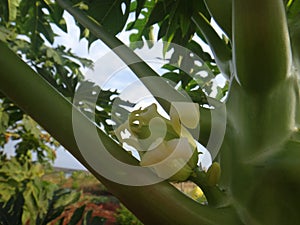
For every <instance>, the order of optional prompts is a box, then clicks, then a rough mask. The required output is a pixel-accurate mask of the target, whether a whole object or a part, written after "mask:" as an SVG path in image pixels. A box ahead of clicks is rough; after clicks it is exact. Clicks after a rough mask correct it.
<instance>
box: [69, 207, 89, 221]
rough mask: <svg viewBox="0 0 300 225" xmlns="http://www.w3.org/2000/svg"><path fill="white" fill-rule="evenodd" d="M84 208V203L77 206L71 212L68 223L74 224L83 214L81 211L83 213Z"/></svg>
mask: <svg viewBox="0 0 300 225" xmlns="http://www.w3.org/2000/svg"><path fill="white" fill-rule="evenodd" d="M84 209H85V205H83V206H81V207H79V208H77V209H76V210H75V211H74V213H73V215H72V217H71V220H70V223H69V225H76V224H77V223H78V222H79V221H80V220H81V218H82V216H83V213H84Z"/></svg>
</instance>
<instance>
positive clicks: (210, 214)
mask: <svg viewBox="0 0 300 225" xmlns="http://www.w3.org/2000/svg"><path fill="white" fill-rule="evenodd" d="M0 55H1V58H0V66H1V71H0V90H1V92H3V93H4V94H5V95H6V96H7V97H9V98H10V99H11V100H12V101H14V102H15V103H16V104H17V105H18V106H19V107H20V108H22V109H23V110H24V111H25V112H26V113H28V115H30V116H32V118H33V119H35V120H36V121H37V122H38V123H39V124H40V125H41V126H43V127H44V128H45V129H46V130H47V131H48V132H49V133H50V134H51V135H53V137H54V138H56V139H57V140H58V141H59V142H60V143H61V144H62V145H63V146H65V147H66V148H67V149H68V150H69V151H70V153H71V154H72V155H73V156H75V157H76V158H77V159H78V160H79V161H80V162H81V163H82V164H83V165H84V166H86V167H87V169H89V170H90V171H91V172H92V173H93V174H94V175H95V176H96V177H97V178H98V179H99V180H100V181H101V182H103V184H104V185H106V186H107V187H108V189H109V190H111V191H112V193H114V194H115V195H116V196H117V197H118V198H120V200H121V201H122V202H124V204H125V205H126V206H128V207H129V209H131V210H132V211H134V212H135V213H136V215H137V216H138V217H139V218H140V219H141V220H142V221H143V222H144V223H145V224H150V225H152V224H173V225H175V224H178V225H182V224H186V225H189V224H191V225H194V224H199V225H201V224H205V225H207V224H215V225H216V224H222V223H226V224H239V221H238V220H237V219H236V217H235V214H234V213H233V212H232V211H230V210H228V209H222V210H220V209H212V208H210V207H205V206H201V205H198V204H197V203H195V202H194V201H192V200H191V199H189V198H188V197H186V196H184V195H183V194H182V193H180V192H179V191H177V190H176V189H175V188H173V187H172V186H171V185H170V184H168V183H167V182H161V183H157V184H154V185H149V186H139V187H137V186H126V185H122V184H119V183H116V182H113V181H111V180H109V179H106V178H105V177H103V176H102V175H101V174H100V173H98V172H97V171H95V170H94V169H93V168H92V167H91V166H90V165H89V162H87V161H86V160H85V159H84V157H83V156H82V154H81V153H80V149H79V148H78V146H77V143H76V139H75V137H74V131H73V124H72V110H73V106H72V104H71V103H70V102H69V101H67V100H66V99H65V98H64V97H63V96H62V95H61V94H60V93H59V92H57V91H56V90H55V89H54V88H53V87H52V86H50V85H49V84H48V83H47V82H46V81H45V80H44V79H43V78H42V77H41V76H39V75H38V74H36V73H35V72H34V71H33V70H32V69H31V68H30V67H29V66H28V65H26V64H25V63H24V62H23V61H22V60H21V59H20V58H19V57H18V56H17V55H15V54H14V53H13V52H12V51H11V50H9V48H8V47H7V46H5V44H4V43H2V42H1V43H0ZM74 114H75V115H76V117H77V119H78V120H79V123H80V126H81V127H82V135H83V137H84V139H85V141H86V143H88V145H87V146H86V148H90V147H91V148H92V147H95V146H97V145H98V141H99V140H97V139H95V138H94V137H93V136H94V135H92V134H93V130H95V127H94V125H93V123H92V122H91V121H90V120H89V119H87V118H86V117H85V116H84V115H82V114H81V113H80V112H79V111H77V110H76V109H74V111H73V116H74ZM98 132H99V137H100V138H101V140H102V142H103V143H104V146H105V148H106V149H104V151H109V152H110V153H111V154H112V155H114V156H116V155H117V156H118V159H119V160H122V161H123V162H126V163H128V164H133V165H137V161H136V160H134V158H132V157H131V156H130V155H129V154H128V153H126V152H125V151H123V150H122V148H121V147H120V146H119V145H118V144H116V143H115V142H113V141H112V140H111V139H110V138H109V137H108V136H106V135H105V134H104V133H103V132H102V131H100V130H98ZM100 159H101V155H99V162H100V161H101V160H100ZM107 169H109V170H110V171H111V172H112V173H118V172H120V171H119V169H118V168H107ZM122 172H123V171H122ZM124 176H132V174H124ZM144 176H146V177H144ZM151 176H154V175H153V174H152V173H150V172H147V171H146V170H145V172H144V173H141V174H140V176H139V175H138V174H137V178H136V179H147V178H149V177H151Z"/></svg>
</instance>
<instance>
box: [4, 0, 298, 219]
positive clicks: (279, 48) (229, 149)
mask: <svg viewBox="0 0 300 225" xmlns="http://www.w3.org/2000/svg"><path fill="white" fill-rule="evenodd" d="M7 2H8V3H12V2H14V1H7ZM56 2H57V3H58V5H59V6H60V7H61V8H60V9H64V10H67V11H68V12H69V13H70V14H72V15H73V17H74V18H75V19H76V21H77V23H78V24H79V27H80V29H81V36H82V37H86V38H87V39H88V40H89V41H90V43H92V42H93V41H94V40H96V39H97V38H98V39H101V40H102V41H103V42H104V43H105V44H106V45H107V46H108V47H110V48H111V49H112V50H113V51H114V52H115V53H116V54H117V55H118V56H119V57H120V58H121V59H122V60H123V61H124V62H125V63H126V64H127V65H128V67H129V68H130V69H131V70H132V71H133V72H134V73H135V74H136V76H137V77H138V78H139V79H140V80H141V82H143V84H144V85H145V86H146V87H147V88H148V90H149V91H150V92H151V93H152V94H153V96H161V95H159V94H162V95H169V96H172V99H171V100H172V101H174V102H179V103H181V104H184V103H186V101H187V100H186V99H187V98H186V97H185V96H183V95H182V94H181V93H182V92H180V90H182V89H184V90H186V93H187V94H188V95H190V96H191V99H192V100H193V101H195V102H197V104H192V105H193V107H194V109H196V110H193V111H187V112H188V113H191V115H190V117H188V119H187V120H184V119H183V118H186V114H184V115H183V117H180V118H179V114H180V113H179V111H177V112H176V110H175V111H174V110H172V106H174V104H173V105H172V104H171V103H172V102H170V101H169V102H168V101H163V100H162V99H160V98H157V101H158V103H159V104H160V105H161V106H162V108H163V109H164V110H165V111H166V112H167V113H168V114H169V119H167V118H165V119H163V118H160V119H157V120H155V121H158V124H159V122H161V121H165V124H166V127H165V129H166V130H165V131H166V136H164V137H163V138H162V142H161V144H160V145H158V144H156V143H154V142H153V143H146V142H144V140H149V139H147V138H149V137H152V136H151V129H152V128H153V129H154V130H155V131H157V132H158V133H159V132H160V129H162V128H160V127H159V126H158V125H157V123H155V121H152V120H151V116H153V117H155V118H158V117H159V116H157V112H156V111H155V110H152V109H151V108H144V109H140V110H138V111H133V112H131V114H130V115H129V118H128V120H126V121H124V123H123V124H121V126H124V127H125V126H127V127H129V128H126V129H127V130H129V131H130V132H131V136H130V137H131V139H132V140H133V141H135V142H134V143H135V144H134V147H135V148H137V149H138V150H139V151H140V155H141V163H140V162H139V161H138V160H136V159H135V158H134V157H133V156H132V155H130V154H128V153H127V152H126V151H124V149H123V148H122V145H121V143H117V142H116V141H115V140H113V139H112V138H111V136H110V135H108V134H107V133H104V132H103V131H102V130H101V129H99V127H98V128H96V127H95V123H93V122H91V120H90V119H89V118H88V117H87V116H86V115H84V114H83V113H82V112H81V111H80V110H79V109H78V108H77V107H76V104H72V103H71V102H70V101H69V100H68V99H67V98H65V97H64V96H63V95H62V94H60V93H59V92H58V90H57V89H55V87H53V86H52V85H51V84H49V83H48V82H46V81H45V79H44V78H43V77H42V76H41V75H39V74H38V73H37V72H36V71H34V70H32V69H31V68H30V67H29V66H28V65H27V64H26V63H25V62H23V61H22V60H21V59H20V58H19V57H18V56H17V55H15V53H13V52H12V51H11V50H10V49H9V48H8V47H7V43H0V52H1V59H0V65H1V68H2V70H1V72H0V79H1V82H0V90H1V92H2V93H3V94H4V95H6V96H7V97H8V98H10V99H11V100H12V101H13V102H15V104H17V105H18V106H19V107H20V108H21V109H22V110H24V112H26V113H28V114H29V115H30V116H31V117H32V118H33V119H35V120H36V121H37V122H38V123H39V124H40V125H41V126H42V127H43V128H44V129H45V130H47V131H48V132H49V133H50V134H51V135H52V136H53V137H54V138H55V139H56V140H58V141H59V142H60V143H61V144H62V145H63V146H64V147H65V148H66V149H68V150H69V151H70V152H71V153H72V154H73V155H74V156H75V157H76V158H77V159H78V160H79V161H80V162H82V164H83V165H85V166H86V167H87V168H88V169H89V170H90V171H91V172H92V173H93V174H94V175H95V176H96V177H97V178H98V179H99V180H100V181H101V182H102V183H103V184H104V185H106V187H107V188H108V189H109V190H110V191H111V192H112V193H114V194H115V195H116V196H117V197H118V198H119V199H120V200H121V201H122V202H123V203H124V205H125V206H126V207H128V208H129V209H130V210H131V211H132V212H134V213H135V215H136V216H137V217H138V218H139V219H140V220H141V221H142V222H143V223H144V224H187V225H189V224H205V225H206V224H296V223H297V222H298V220H299V215H298V213H297V212H298V210H299V207H298V199H299V197H300V183H299V172H300V171H299V157H300V155H299V150H300V145H299V137H300V136H299V127H298V126H299V119H300V117H299V103H300V102H299V21H300V20H299V15H300V2H299V1H298V0H289V1H283V0H272V1H271V0H263V1H258V0H251V1H250V0H226V1H220V0H204V1H202V0H193V1H189V2H186V1H173V0H157V1H143V0H136V1H129V0H120V1H107V2H106V3H105V4H104V3H103V2H101V1H75V0H74V1H71V2H70V1H67V0H57V1H56ZM108 3H109V4H108ZM6 5H7V4H6ZM8 5H9V4H8ZM9 6H11V5H9ZM12 8H13V9H14V7H9V8H5V7H3V6H2V7H1V8H0V9H1V12H3V11H5V12H10V13H9V14H8V15H14V14H13V12H14V11H11V10H12ZM7 9H8V11H7ZM170 9H171V10H170ZM130 12H134V13H135V15H136V18H135V22H133V23H131V24H129V25H128V26H127V29H129V30H130V29H137V30H138V33H135V34H134V35H133V36H131V40H132V41H138V40H144V38H146V39H150V41H147V42H146V43H144V44H148V45H149V46H150V47H151V41H153V39H152V33H151V32H152V31H153V26H157V27H158V29H159V31H158V38H159V39H161V38H162V39H163V40H164V41H165V43H164V48H163V51H164V53H167V52H168V51H169V50H170V49H171V48H172V45H171V44H170V42H174V43H176V44H177V45H181V46H183V47H186V48H188V49H190V50H192V51H195V54H197V55H198V56H199V57H200V58H201V59H202V63H205V64H206V65H207V67H206V68H210V69H211V71H213V74H214V75H217V74H218V73H222V74H223V76H224V77H226V79H227V83H228V85H229V88H228V91H227V90H224V93H225V94H224V96H222V98H220V99H222V101H219V99H217V98H216V99H212V98H211V97H210V96H207V95H208V93H206V91H205V90H203V88H200V89H196V87H197V85H196V86H195V85H194V83H193V82H194V81H193V79H190V78H187V76H186V74H185V73H184V72H182V71H180V72H178V74H177V75H178V77H177V79H176V73H177V72H176V69H174V68H172V66H170V65H166V66H165V67H166V68H168V69H170V71H171V72H172V74H170V73H169V74H168V76H169V77H171V78H172V81H173V82H175V83H178V84H179V85H172V84H171V83H170V82H165V81H164V80H163V79H159V81H160V82H153V80H155V79H153V80H152V82H151V79H150V81H149V80H147V79H145V78H147V77H148V78H149V77H151V78H153V77H157V78H159V75H157V73H156V72H155V71H154V70H153V69H151V68H150V67H149V66H148V65H147V63H146V62H144V61H143V60H141V59H140V58H139V57H138V56H137V55H136V54H135V53H134V52H133V51H132V50H131V49H130V48H127V47H125V46H124V45H123V43H122V42H121V41H119V39H117V38H116V37H115V34H116V33H118V32H120V31H121V30H122V28H123V27H124V26H125V25H126V21H127V19H128V16H129V14H130ZM139 15H142V16H141V17H139ZM212 19H213V20H214V21H215V22H216V23H217V24H218V26H219V27H220V28H221V29H222V31H223V32H222V37H220V36H219V35H218V33H217V31H216V26H213V25H212ZM2 33H3V32H2ZM195 35H196V36H198V37H199V38H200V39H202V40H203V41H204V42H205V43H206V44H207V45H208V46H209V47H210V49H211V51H212V54H213V57H210V56H209V55H208V54H205V52H204V51H203V50H202V48H201V47H199V43H197V39H192V37H193V36H195ZM195 40H196V41H195ZM33 43H34V42H33ZM142 45H143V44H141V43H140V44H139V45H136V44H133V47H141V46H142ZM173 50H174V51H173V52H174V53H173V54H172V57H171V59H170V61H172V60H173V62H174V61H178V59H180V60H181V62H182V61H184V62H191V63H193V62H192V61H193V58H192V56H191V55H190V54H188V55H176V49H173ZM132 62H135V63H132ZM208 72H209V71H208ZM193 85H194V86H193ZM195 90H198V92H195ZM92 91H93V90H91V92H92ZM203 93H204V94H205V95H206V98H207V99H208V101H207V102H201V101H196V100H197V96H198V100H199V96H200V95H203ZM207 105H208V106H207ZM219 107H226V117H225V118H224V121H217V123H220V124H224V123H225V124H226V130H225V133H224V139H223V140H221V142H222V144H221V146H220V151H219V152H218V153H217V156H216V157H214V161H215V162H213V163H212V165H211V166H210V167H209V168H208V169H207V170H205V169H204V170H203V169H202V168H201V167H200V166H199V165H195V164H194V163H192V161H193V160H195V159H194V158H197V157H198V155H197V154H196V155H195V154H194V150H195V146H194V142H193V141H188V140H190V139H191V138H189V137H190V135H191V130H190V129H188V128H193V127H194V123H189V121H191V120H193V119H195V118H196V119H197V120H198V122H199V124H200V125H199V126H198V127H196V129H198V130H199V129H200V131H201V132H200V135H199V139H198V140H197V141H199V142H200V143H201V144H203V145H207V144H208V142H209V136H210V135H211V134H210V133H211V126H212V125H213V124H214V121H213V117H214V116H213V115H214V112H215V111H217V109H218V108H219ZM193 112H197V113H199V112H200V113H199V115H200V116H197V115H198V114H197V113H193ZM74 118H76V121H75V122H76V127H75V128H76V129H73V128H74ZM178 118H179V119H178ZM151 121H152V122H153V123H151ZM157 126H158V127H157ZM217 129H218V126H217ZM219 129H221V128H219ZM95 130H96V131H97V137H95V135H93V134H94V131H95ZM79 138H80V140H81V141H83V143H85V144H82V145H80V146H79V145H78V144H79V143H80V141H79ZM159 138H161V137H160V136H159ZM99 139H100V140H101V142H102V143H103V145H102V146H99V145H98V144H99ZM132 140H130V143H131V141H132ZM136 140H138V141H136ZM150 140H151V139H150ZM214 141H216V142H217V141H218V140H214ZM120 142H121V141H120ZM128 143H129V142H128ZM145 143H146V144H145ZM181 144H182V145H181ZM174 145H175V147H174ZM145 146H146V148H152V149H154V151H155V154H153V153H151V152H149V153H148V152H143V151H144V148H145ZM176 146H179V150H178V151H177V154H178V155H175V156H176V157H175V158H174V160H173V159H172V160H171V161H168V164H167V167H161V165H160V164H156V163H157V160H164V159H165V158H166V157H168V155H172V154H173V152H174V151H175V149H176ZM90 149H92V151H91V150H90ZM97 149H99V151H100V152H102V153H103V155H99V154H98V155H96V153H95V155H93V156H98V158H97V157H93V160H92V161H90V160H89V159H87V158H86V157H85V154H86V152H89V154H93V151H94V152H96V151H97ZM101 150H104V151H107V152H109V153H110V154H111V155H113V156H114V157H115V158H117V159H118V160H120V161H122V162H123V163H126V165H133V166H136V168H142V170H140V169H137V170H139V171H142V172H136V173H128V171H126V170H124V168H122V167H121V166H120V167H114V168H113V169H112V168H111V167H110V166H109V165H107V164H105V160H104V161H103V159H101V158H104V159H105V157H106V156H105V154H104V151H101ZM186 155H188V156H189V157H188V160H186V161H183V163H182V159H183V158H184V157H186ZM97 163H98V164H104V168H105V169H106V172H107V173H109V174H113V175H114V176H118V177H119V178H122V179H124V180H125V181H126V179H128V180H129V179H130V178H131V177H134V179H136V180H143V179H144V180H152V179H158V180H159V179H160V180H159V182H157V183H152V184H148V185H145V186H142V185H129V184H126V183H122V182H117V181H116V180H111V179H108V177H107V176H106V175H105V174H106V173H105V174H104V173H103V174H102V173H100V172H99V170H98V169H97V167H95V165H97ZM148 163H150V164H152V165H155V166H154V167H152V168H149V167H148ZM178 165H179V168H177V170H176V171H177V173H176V174H175V176H174V177H175V178H176V179H175V180H176V181H184V180H191V181H193V182H194V183H195V184H197V185H198V186H199V187H200V188H201V189H202V191H203V193H204V195H205V197H206V199H207V204H200V203H198V202H196V201H194V200H193V199H191V198H189V197H187V196H186V195H184V194H183V193H181V192H180V191H178V190H177V189H175V188H174V187H173V186H172V185H171V184H170V183H169V182H168V179H167V178H174V177H172V176H167V177H166V176H165V172H166V171H168V168H169V167H178ZM99 166H102V165H99ZM158 166H160V167H158ZM182 173H183V174H182ZM171 180H172V181H173V179H171Z"/></svg>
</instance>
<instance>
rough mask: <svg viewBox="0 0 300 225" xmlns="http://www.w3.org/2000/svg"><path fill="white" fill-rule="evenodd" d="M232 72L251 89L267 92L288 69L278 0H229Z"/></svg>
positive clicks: (288, 55) (284, 24) (287, 45)
mask: <svg viewBox="0 0 300 225" xmlns="http://www.w3.org/2000/svg"><path fill="white" fill-rule="evenodd" d="M233 53H234V54H233V56H234V62H235V64H234V66H235V68H234V69H235V75H236V77H237V78H238V81H239V82H240V84H241V86H242V87H243V88H244V89H245V90H247V91H248V92H251V93H266V92H270V91H271V90H272V89H273V88H274V87H275V86H277V85H278V84H280V83H281V82H282V81H284V80H285V79H287V77H288V76H289V75H290V72H291V71H290V70H291V49H290V39H289V33H288V27H287V21H286V15H285V8H284V5H283V1H282V0H264V1H261V0H233Z"/></svg>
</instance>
